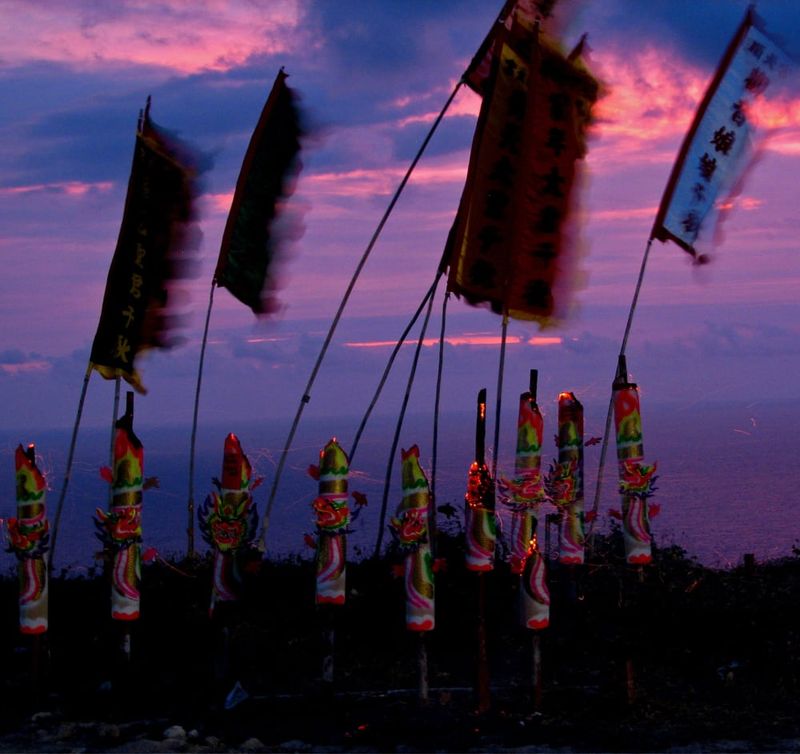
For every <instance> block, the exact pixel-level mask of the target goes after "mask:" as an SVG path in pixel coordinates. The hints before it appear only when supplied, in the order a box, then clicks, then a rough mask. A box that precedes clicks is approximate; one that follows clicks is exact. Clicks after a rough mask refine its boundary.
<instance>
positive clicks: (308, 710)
mask: <svg viewBox="0 0 800 754" xmlns="http://www.w3.org/2000/svg"><path fill="white" fill-rule="evenodd" d="M594 544H595V546H594V550H593V552H592V555H591V558H590V562H589V563H587V564H586V565H585V566H583V567H580V568H577V569H574V570H569V569H567V568H564V567H561V568H559V566H558V564H551V568H550V589H551V593H552V600H553V604H552V608H551V625H550V627H549V628H548V629H546V630H545V631H543V632H542V633H541V655H542V664H543V683H542V692H543V693H542V700H541V705H540V706H539V708H538V709H536V708H535V704H534V700H533V697H532V690H531V668H532V660H531V656H532V634H531V632H529V631H526V630H524V629H522V628H520V627H519V625H518V623H517V618H516V605H517V593H516V592H517V588H518V587H517V581H516V577H513V576H512V575H511V574H510V573H509V571H508V568H507V566H506V565H505V564H504V563H500V562H499V563H498V565H497V568H496V570H495V571H494V572H492V573H491V574H489V575H488V576H486V577H485V578H486V580H487V585H486V586H487V600H488V602H487V628H488V637H489V639H488V640H489V657H490V663H491V681H492V707H491V709H490V711H489V712H488V713H485V714H482V715H478V714H477V713H476V712H475V698H474V695H473V693H472V690H471V689H472V686H473V681H474V676H475V662H476V661H475V657H476V639H475V611H476V605H477V597H476V595H477V591H476V577H475V575H474V574H471V573H468V572H466V571H465V569H464V568H463V565H462V563H463V550H462V542H461V538H460V536H459V535H457V534H454V535H440V541H439V547H438V553H437V556H438V557H440V558H443V559H444V560H445V562H446V568H445V569H443V570H440V571H439V572H438V574H437V583H436V598H437V626H436V629H435V631H434V632H432V634H430V635H429V636H428V638H427V650H428V657H429V660H430V684H431V693H430V701H429V703H428V704H427V705H421V704H420V703H419V701H418V699H417V647H418V637H417V636H416V635H413V634H411V633H409V632H407V631H406V630H405V627H404V597H403V584H402V579H397V578H395V577H394V576H393V574H392V568H391V565H392V563H393V562H399V558H391V557H389V558H385V559H381V560H380V561H369V560H365V561H362V562H358V563H351V564H349V566H348V591H349V595H348V601H347V604H346V606H345V607H344V608H341V609H338V610H336V615H335V618H333V620H334V621H335V628H336V658H335V679H336V680H335V688H334V689H332V690H331V689H327V688H323V685H322V683H321V681H320V675H321V663H322V653H323V643H322V641H321V628H322V627H323V626H324V625H326V624H327V623H326V622H327V621H329V620H331V618H330V615H329V614H328V615H326V614H324V613H321V612H320V611H319V610H318V609H317V608H315V606H314V572H313V563H312V561H311V558H309V559H304V560H301V559H298V558H295V559H289V560H283V561H278V562H272V561H265V562H263V564H262V563H260V561H258V560H255V561H254V562H253V563H251V566H253V567H250V568H248V569H247V571H246V578H245V584H244V596H243V599H242V601H241V603H240V604H239V606H238V607H237V608H236V609H235V610H230V611H228V612H227V614H225V615H223V616H220V615H219V614H218V615H217V616H216V617H215V619H214V620H210V619H209V616H208V603H209V592H210V587H209V584H210V561H209V560H207V559H201V560H196V561H192V562H188V561H177V560H176V561H174V562H170V563H165V562H163V561H162V562H159V561H156V562H154V563H152V564H150V565H147V566H145V569H144V573H143V584H142V618H141V620H139V621H138V622H137V623H136V624H135V625H134V626H133V627H132V636H131V648H132V659H131V661H130V662H129V663H126V662H124V660H123V659H122V656H121V654H120V652H119V651H118V646H119V641H120V631H119V626H118V625H112V621H111V620H110V617H109V597H108V585H107V583H106V582H105V581H104V579H103V578H102V577H97V578H93V579H80V578H70V579H65V578H59V577H58V576H56V578H54V579H53V581H52V582H51V587H50V631H49V633H48V635H47V637H48V638H47V640H46V641H47V649H48V651H49V661H48V662H47V663H45V664H46V667H41V668H40V669H39V672H38V680H37V677H36V674H32V672H31V671H32V663H33V660H34V649H35V647H34V645H33V642H31V640H30V639H29V638H27V637H22V636H20V635H19V634H18V630H17V624H16V610H15V609H14V608H15V605H16V589H17V585H16V580H15V579H13V578H5V579H3V580H2V581H0V599H1V600H2V604H3V605H5V606H6V607H5V608H4V610H3V611H2V625H0V630H1V631H2V634H1V635H0V663H1V664H2V668H3V672H2V699H0V733H8V732H10V731H12V730H14V729H15V728H16V727H18V726H19V725H20V722H21V721H23V720H26V719H29V718H30V715H31V713H33V712H35V711H37V710H56V711H57V712H58V714H59V715H61V716H63V717H64V718H65V719H72V720H109V721H125V720H128V721H130V720H137V719H138V720H141V719H154V718H155V719H158V720H162V721H169V722H177V723H180V724H181V725H183V726H184V727H186V728H187V729H188V728H191V727H196V728H199V729H201V730H202V731H203V732H204V733H206V734H213V735H217V736H220V737H223V738H225V740H226V741H231V742H233V743H234V744H235V742H237V741H242V740H244V739H246V738H248V737H250V736H257V737H258V738H259V739H260V740H261V741H262V742H264V743H265V744H267V745H276V744H278V743H280V742H282V741H287V740H290V739H300V740H303V741H306V742H309V743H311V744H312V745H314V746H324V745H329V746H339V747H348V748H349V747H353V746H362V747H374V748H375V749H378V750H384V751H392V750H394V748H395V746H397V745H398V744H400V743H402V744H403V745H404V746H405V747H406V749H405V750H421V751H428V750H449V751H463V750H467V749H470V748H479V749H485V748H489V747H491V746H495V747H498V746H501V747H513V746H523V745H549V746H566V747H571V748H573V749H575V750H579V751H584V750H587V751H591V750H606V751H614V750H617V751H651V750H659V749H664V748H669V747H680V746H683V745H687V744H690V743H692V742H698V743H700V744H701V745H702V744H703V742H710V741H712V740H718V739H726V740H741V741H745V742H747V746H746V747H745V748H747V749H759V748H761V749H765V750H771V749H775V748H783V746H782V745H781V743H780V742H781V741H785V740H786V739H789V738H792V737H796V736H798V735H800V734H799V733H798V730H797V723H796V721H797V720H798V719H800V718H798V713H800V701H799V700H800V693H798V692H800V559H798V558H796V557H794V558H786V559H784V560H780V561H775V562H770V563H763V564H753V563H750V564H748V566H747V567H744V566H743V567H740V568H737V569H734V570H729V571H720V570H713V569H709V568H706V567H704V566H701V565H700V564H698V563H697V562H696V561H695V560H694V559H692V558H690V557H688V556H687V555H686V553H685V552H684V551H683V550H681V549H680V548H679V547H677V546H671V547H663V548H659V549H657V550H656V551H655V562H654V564H653V565H652V566H648V567H646V568H644V569H643V571H641V572H640V571H638V570H636V569H632V568H630V567H628V566H626V565H625V564H624V559H623V555H622V538H621V535H620V533H619V531H618V530H614V531H612V532H611V534H610V535H603V536H599V535H598V536H596V537H595V543H594ZM259 566H260V567H259ZM224 626H227V629H224ZM226 631H227V633H228V635H229V641H228V650H229V651H228V654H227V660H226V659H225V658H226V654H225V640H224V636H225V633H226ZM236 680H238V681H240V682H241V683H242V685H243V686H244V688H245V689H246V690H247V691H248V693H249V695H250V696H249V698H248V699H247V700H246V701H244V702H242V703H241V704H239V705H238V706H236V707H235V708H234V709H230V710H226V709H224V705H223V700H224V698H225V695H226V694H227V692H228V691H229V690H230V688H231V687H232V686H233V683H234V682H235V681H236ZM409 747H410V749H409Z"/></svg>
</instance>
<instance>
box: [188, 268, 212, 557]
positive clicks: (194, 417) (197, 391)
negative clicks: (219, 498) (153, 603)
mask: <svg viewBox="0 0 800 754" xmlns="http://www.w3.org/2000/svg"><path fill="white" fill-rule="evenodd" d="M214 288H216V282H215V281H214V280H212V281H211V292H210V293H209V294H208V309H207V311H206V323H205V327H204V328H203V342H202V344H201V346H200V363H199V365H198V367H197V385H196V387H195V391H194V413H193V414H192V437H191V440H190V444H189V499H188V502H187V506H186V518H187V521H186V554H187V556H188V557H190V558H192V557H194V463H195V448H196V446H197V416H198V413H199V411H200V387H201V385H202V383H203V364H204V362H205V358H206V345H207V344H208V326H209V323H210V322H211V308H212V306H213V305H214Z"/></svg>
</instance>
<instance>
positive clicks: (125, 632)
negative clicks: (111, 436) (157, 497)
mask: <svg viewBox="0 0 800 754" xmlns="http://www.w3.org/2000/svg"><path fill="white" fill-rule="evenodd" d="M117 379H118V380H119V378H117ZM123 418H124V419H125V422H126V424H127V426H128V427H129V428H130V430H131V431H133V391H132V390H128V391H127V392H126V393H125V414H124V417H123ZM112 473H113V461H112ZM142 482H144V480H142ZM121 622H122V640H121V643H120V649H121V650H122V659H123V662H124V673H125V676H126V677H127V675H128V673H129V672H130V667H131V626H130V622H129V621H121Z"/></svg>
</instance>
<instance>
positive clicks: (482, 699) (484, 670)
mask: <svg viewBox="0 0 800 754" xmlns="http://www.w3.org/2000/svg"><path fill="white" fill-rule="evenodd" d="M475 460H476V461H477V462H478V464H479V465H483V464H485V463H486V388H481V390H480V391H479V392H478V406H477V416H476V420H475ZM476 575H477V581H478V584H477V586H478V630H477V634H478V636H477V638H478V658H477V659H478V667H477V696H478V712H479V713H480V714H484V713H486V712H488V711H489V708H490V707H491V705H492V699H491V692H490V690H489V652H488V647H487V641H486V578H485V574H484V573H483V572H482V571H478V572H477V574H476Z"/></svg>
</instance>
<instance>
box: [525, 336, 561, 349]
mask: <svg viewBox="0 0 800 754" xmlns="http://www.w3.org/2000/svg"><path fill="white" fill-rule="evenodd" d="M563 342H564V339H563V338H561V337H560V336H558V335H550V336H546V335H534V336H533V337H532V338H531V339H530V340H528V345H529V346H560V345H561V344H562V343H563Z"/></svg>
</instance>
